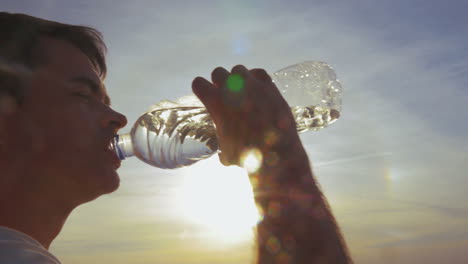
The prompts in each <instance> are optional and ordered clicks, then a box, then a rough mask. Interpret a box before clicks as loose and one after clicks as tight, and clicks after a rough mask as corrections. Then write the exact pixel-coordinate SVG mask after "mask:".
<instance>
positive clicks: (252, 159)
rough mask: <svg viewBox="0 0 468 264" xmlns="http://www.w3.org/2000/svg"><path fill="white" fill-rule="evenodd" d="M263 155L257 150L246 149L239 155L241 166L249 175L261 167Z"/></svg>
mask: <svg viewBox="0 0 468 264" xmlns="http://www.w3.org/2000/svg"><path fill="white" fill-rule="evenodd" d="M262 161H263V155H262V152H260V150H258V149H257V148H252V149H248V150H247V151H244V153H242V155H241V165H242V167H243V168H245V169H246V170H247V171H248V172H249V173H255V172H257V171H258V170H259V169H260V167H261V166H262Z"/></svg>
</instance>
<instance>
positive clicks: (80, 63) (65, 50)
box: [38, 37, 109, 104]
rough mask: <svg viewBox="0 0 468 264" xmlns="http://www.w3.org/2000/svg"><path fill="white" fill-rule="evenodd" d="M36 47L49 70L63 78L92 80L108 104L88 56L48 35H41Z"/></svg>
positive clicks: (99, 79) (104, 91)
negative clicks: (41, 53)
mask: <svg viewBox="0 0 468 264" xmlns="http://www.w3.org/2000/svg"><path fill="white" fill-rule="evenodd" d="M38 47H39V49H38V50H39V51H40V52H43V53H44V54H43V55H44V56H41V57H43V58H44V61H45V63H44V66H45V67H47V69H48V70H49V71H53V72H54V73H55V76H56V77H60V78H63V79H64V80H73V79H76V78H82V79H83V78H85V79H88V80H90V81H93V82H94V83H95V84H97V85H98V86H99V90H100V91H99V92H100V93H101V94H102V95H103V96H104V97H105V98H104V99H105V101H106V103H107V104H109V97H108V95H107V92H106V89H105V86H104V84H103V80H102V79H101V78H100V77H99V75H98V73H97V72H96V69H95V68H94V67H93V65H92V63H91V62H90V60H89V59H88V57H87V56H86V55H85V54H84V53H83V52H82V51H81V50H80V49H78V48H77V47H75V46H73V45H72V44H70V43H68V42H66V41H64V40H60V39H54V38H49V37H41V38H40V39H39V42H38ZM40 67H41V66H40Z"/></svg>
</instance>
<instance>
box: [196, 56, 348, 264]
mask: <svg viewBox="0 0 468 264" xmlns="http://www.w3.org/2000/svg"><path fill="white" fill-rule="evenodd" d="M232 76H234V77H232ZM237 76H240V77H242V81H239V80H236V81H235V82H234V83H236V85H234V86H236V89H233V85H232V84H233V78H236V79H238V77H237ZM239 83H241V84H243V85H242V88H241V89H237V88H239V87H238V85H237V84H239ZM192 87H193V91H194V93H195V94H196V95H197V96H198V97H199V98H200V100H201V101H202V102H203V103H204V105H205V106H206V108H207V110H208V112H209V113H210V115H211V117H212V118H213V121H214V122H215V124H216V132H217V137H218V140H219V148H220V150H221V152H220V154H219V157H220V160H221V162H222V163H223V164H224V165H238V166H242V165H243V164H242V163H243V159H242V156H243V153H245V151H249V150H251V149H256V150H258V151H259V152H260V154H261V155H257V156H262V164H261V166H260V168H259V169H255V170H252V171H250V172H249V177H250V180H251V183H252V187H253V192H254V198H255V202H256V203H257V205H258V206H259V208H260V210H261V217H262V220H261V221H260V222H259V224H258V226H257V239H256V240H257V245H258V254H257V263H261V264H266V263H291V264H292V263H294V264H301V263H351V260H350V258H349V256H348V253H347V249H346V246H345V244H344V242H343V240H342V237H341V234H340V232H339V230H338V227H337V225H336V223H335V221H334V218H333V216H332V214H331V212H330V210H329V207H328V205H327V202H326V200H325V198H324V197H323V195H322V193H321V191H320V189H319V188H318V186H317V184H316V182H315V180H314V178H313V175H312V172H311V169H310V167H309V161H308V157H307V155H306V153H305V150H304V148H303V146H302V144H301V141H300V139H299V136H298V133H297V131H296V126H295V120H294V118H293V115H292V113H291V110H290V108H289V106H288V104H287V103H286V101H285V100H284V99H283V98H282V96H281V94H280V92H279V91H278V89H277V88H276V86H275V85H274V84H273V82H272V81H271V78H270V77H269V75H268V74H267V73H266V72H265V71H264V70H262V69H252V70H248V69H247V68H246V67H244V66H242V65H237V66H235V67H234V68H232V70H231V71H227V70H226V69H224V68H221V67H220V68H216V69H215V70H214V71H213V72H212V75H211V82H210V81H208V80H206V79H204V78H202V77H198V78H196V79H195V80H194V81H193V84H192Z"/></svg>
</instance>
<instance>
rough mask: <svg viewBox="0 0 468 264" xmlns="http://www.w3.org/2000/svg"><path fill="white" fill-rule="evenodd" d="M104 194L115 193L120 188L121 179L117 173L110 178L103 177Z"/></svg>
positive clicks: (111, 174) (114, 172)
mask: <svg viewBox="0 0 468 264" xmlns="http://www.w3.org/2000/svg"><path fill="white" fill-rule="evenodd" d="M103 180H104V181H103V183H102V184H103V185H102V194H109V193H113V192H115V191H116V190H117V189H119V186H120V177H119V174H118V173H117V172H116V171H113V172H112V173H110V175H109V176H108V177H103Z"/></svg>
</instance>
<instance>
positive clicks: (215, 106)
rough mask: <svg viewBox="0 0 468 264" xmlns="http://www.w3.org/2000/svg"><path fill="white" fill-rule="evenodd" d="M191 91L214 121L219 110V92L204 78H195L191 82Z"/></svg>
mask: <svg viewBox="0 0 468 264" xmlns="http://www.w3.org/2000/svg"><path fill="white" fill-rule="evenodd" d="M192 91H193V93H194V94H195V95H196V96H197V97H198V98H199V99H200V101H202V103H203V104H204V105H205V107H206V109H207V110H208V112H209V113H210V115H211V116H212V117H213V119H216V116H217V113H218V112H219V111H220V109H221V106H220V101H221V100H220V99H221V90H220V89H217V88H216V87H215V86H214V85H213V84H212V83H210V82H209V81H207V80H206V79H205V78H202V77H197V78H195V79H194V80H193V82H192Z"/></svg>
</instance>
